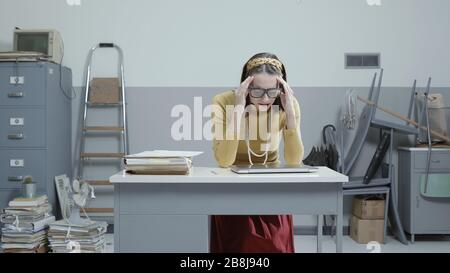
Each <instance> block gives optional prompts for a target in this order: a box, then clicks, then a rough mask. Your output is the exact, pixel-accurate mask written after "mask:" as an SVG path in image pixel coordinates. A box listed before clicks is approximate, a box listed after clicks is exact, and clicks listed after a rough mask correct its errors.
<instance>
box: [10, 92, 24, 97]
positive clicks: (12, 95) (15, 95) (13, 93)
mask: <svg viewBox="0 0 450 273" xmlns="http://www.w3.org/2000/svg"><path fill="white" fill-rule="evenodd" d="M23 96H24V94H23V92H11V93H8V97H10V98H23Z"/></svg>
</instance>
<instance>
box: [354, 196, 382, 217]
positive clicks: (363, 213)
mask: <svg viewBox="0 0 450 273" xmlns="http://www.w3.org/2000/svg"><path fill="white" fill-rule="evenodd" d="M384 205H385V202H384V199H383V198H380V197H374V196H364V195H359V196H356V197H355V198H353V210H352V214H353V215H355V216H356V217H358V218H360V219H363V220H377V219H378V220H379V219H384V208H385V207H384Z"/></svg>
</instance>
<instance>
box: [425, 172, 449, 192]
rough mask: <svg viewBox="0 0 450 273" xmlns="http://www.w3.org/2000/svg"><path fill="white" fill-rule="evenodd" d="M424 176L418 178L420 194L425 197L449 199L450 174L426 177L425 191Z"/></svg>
mask: <svg viewBox="0 0 450 273" xmlns="http://www.w3.org/2000/svg"><path fill="white" fill-rule="evenodd" d="M425 178H426V174H423V175H421V176H420V194H421V195H423V196H425V197H434V198H436V197H438V198H450V174H434V173H430V174H429V176H428V185H427V189H426V191H425Z"/></svg>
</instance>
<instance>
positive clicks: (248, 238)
mask: <svg viewBox="0 0 450 273" xmlns="http://www.w3.org/2000/svg"><path fill="white" fill-rule="evenodd" d="M210 251H211V253H294V252H295V249H294V228H293V223H292V215H249V216H247V215H242V216H241V215H239V216H234V215H232V216H211V238H210Z"/></svg>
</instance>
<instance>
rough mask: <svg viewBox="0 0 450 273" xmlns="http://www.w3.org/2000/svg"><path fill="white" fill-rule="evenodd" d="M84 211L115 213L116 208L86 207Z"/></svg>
mask: <svg viewBox="0 0 450 273" xmlns="http://www.w3.org/2000/svg"><path fill="white" fill-rule="evenodd" d="M80 211H81V212H82V211H83V210H80ZM84 211H85V212H86V213H114V208H85V209H84Z"/></svg>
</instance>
